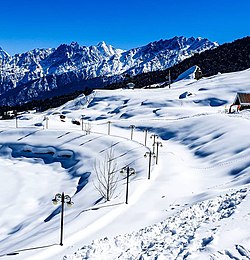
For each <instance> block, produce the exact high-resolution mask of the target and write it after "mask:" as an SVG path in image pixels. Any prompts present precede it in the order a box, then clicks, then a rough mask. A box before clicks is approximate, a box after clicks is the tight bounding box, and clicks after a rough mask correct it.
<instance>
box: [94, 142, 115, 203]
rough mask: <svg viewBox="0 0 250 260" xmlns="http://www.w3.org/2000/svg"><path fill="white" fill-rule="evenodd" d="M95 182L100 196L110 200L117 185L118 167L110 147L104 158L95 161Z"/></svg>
mask: <svg viewBox="0 0 250 260" xmlns="http://www.w3.org/2000/svg"><path fill="white" fill-rule="evenodd" d="M94 170H95V172H96V177H97V179H96V182H94V185H95V187H96V189H97V190H98V192H99V193H100V194H101V196H102V197H103V198H104V199H105V200H106V201H110V199H111V198H112V196H113V194H114V191H115V189H116V187H117V181H118V168H117V163H116V162H115V159H114V151H113V149H112V147H111V148H110V149H109V150H108V151H107V153H106V154H105V157H104V160H99V161H95V164H94Z"/></svg>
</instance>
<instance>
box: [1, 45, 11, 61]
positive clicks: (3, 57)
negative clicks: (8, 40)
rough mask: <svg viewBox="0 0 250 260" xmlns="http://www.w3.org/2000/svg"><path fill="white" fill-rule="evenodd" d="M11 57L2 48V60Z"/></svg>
mask: <svg viewBox="0 0 250 260" xmlns="http://www.w3.org/2000/svg"><path fill="white" fill-rule="evenodd" d="M9 57H10V55H9V54H8V53H7V52H6V51H4V50H3V49H2V48H1V47H0V60H6V59H8V58H9Z"/></svg>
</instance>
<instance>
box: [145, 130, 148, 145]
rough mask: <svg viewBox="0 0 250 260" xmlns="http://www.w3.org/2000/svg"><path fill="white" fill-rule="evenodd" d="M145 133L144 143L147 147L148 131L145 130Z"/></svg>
mask: <svg viewBox="0 0 250 260" xmlns="http://www.w3.org/2000/svg"><path fill="white" fill-rule="evenodd" d="M144 132H145V142H144V144H145V146H147V138H148V129H147V128H146V129H145V130H144Z"/></svg>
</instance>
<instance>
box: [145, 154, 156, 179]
mask: <svg viewBox="0 0 250 260" xmlns="http://www.w3.org/2000/svg"><path fill="white" fill-rule="evenodd" d="M144 157H145V158H146V157H148V179H149V180H150V174H151V160H152V157H153V158H155V154H154V153H153V152H151V151H149V152H146V153H145V154H144Z"/></svg>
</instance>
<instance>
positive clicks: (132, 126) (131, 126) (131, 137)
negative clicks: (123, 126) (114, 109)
mask: <svg viewBox="0 0 250 260" xmlns="http://www.w3.org/2000/svg"><path fill="white" fill-rule="evenodd" d="M129 127H130V128H131V136H130V139H131V140H133V133H134V129H135V125H130V126H129Z"/></svg>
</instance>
